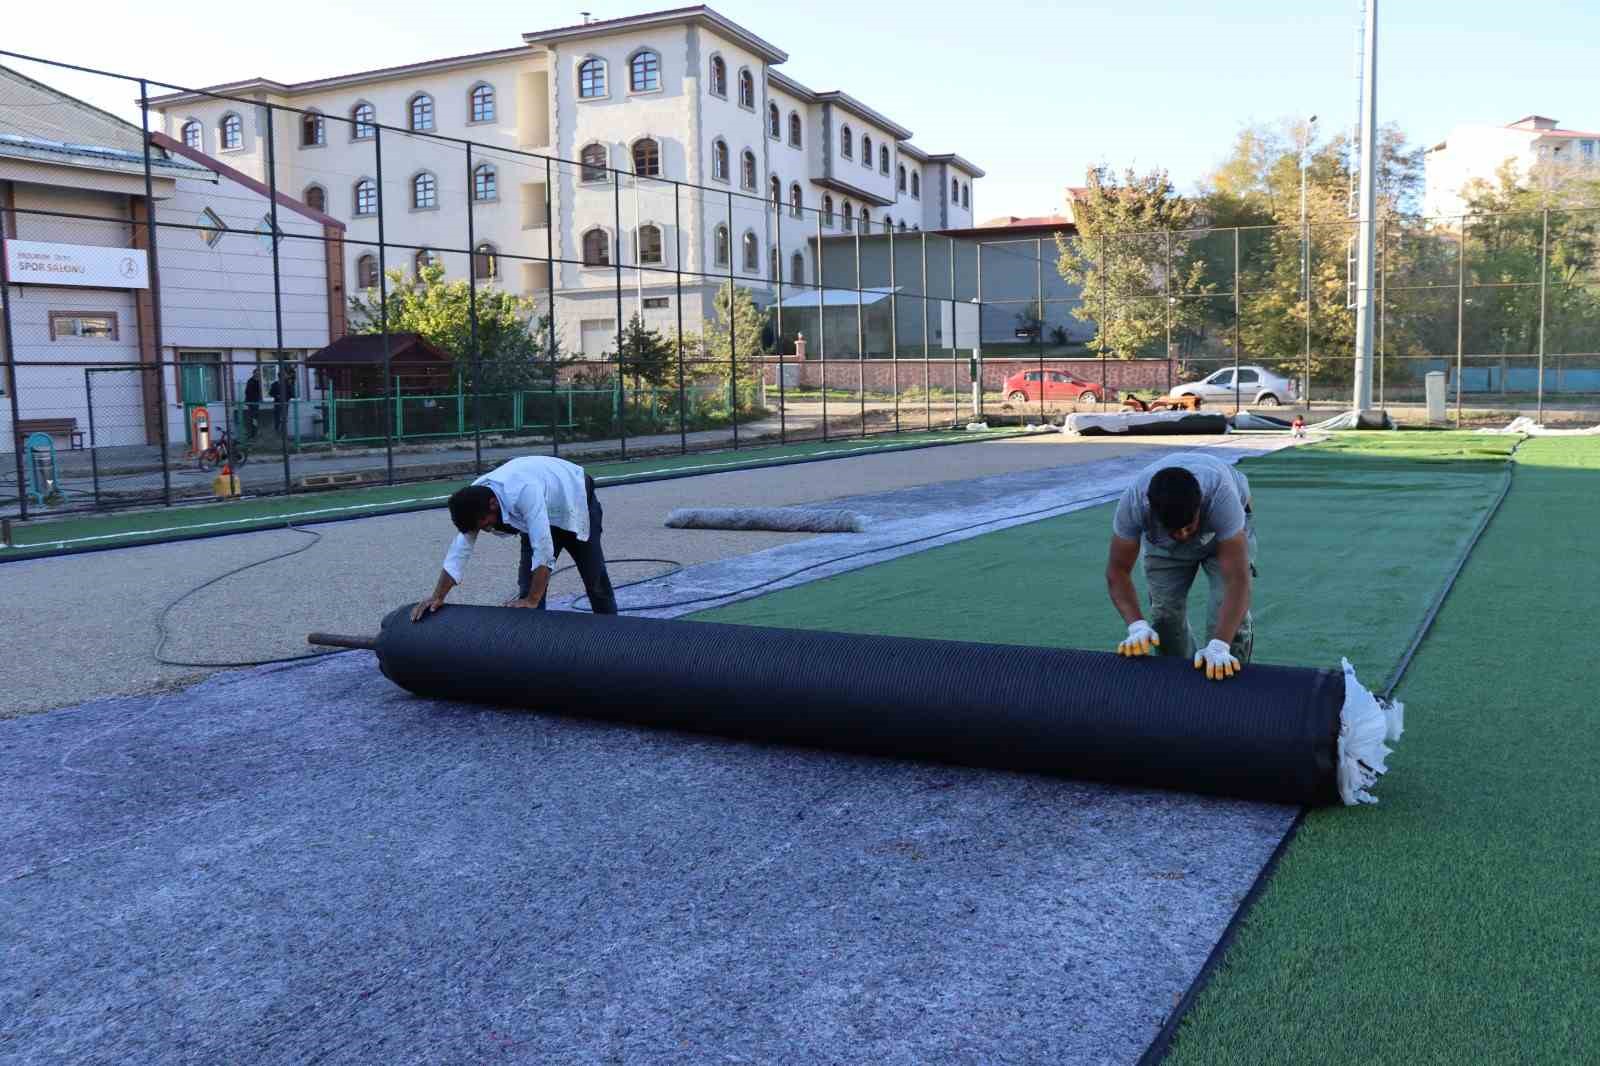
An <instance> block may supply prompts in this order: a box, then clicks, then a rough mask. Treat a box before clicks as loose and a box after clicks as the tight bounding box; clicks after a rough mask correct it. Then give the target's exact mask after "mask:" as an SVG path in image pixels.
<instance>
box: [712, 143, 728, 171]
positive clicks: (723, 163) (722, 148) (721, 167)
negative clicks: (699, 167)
mask: <svg viewBox="0 0 1600 1066" xmlns="http://www.w3.org/2000/svg"><path fill="white" fill-rule="evenodd" d="M711 176H712V177H713V178H715V179H716V180H717V181H727V180H728V142H727V141H724V140H722V139H721V138H718V139H717V140H715V141H712V142H711Z"/></svg>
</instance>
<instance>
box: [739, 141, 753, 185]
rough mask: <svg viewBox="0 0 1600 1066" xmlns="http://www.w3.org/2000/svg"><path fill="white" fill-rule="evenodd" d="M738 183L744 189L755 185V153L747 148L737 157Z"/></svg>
mask: <svg viewBox="0 0 1600 1066" xmlns="http://www.w3.org/2000/svg"><path fill="white" fill-rule="evenodd" d="M739 184H740V185H742V186H744V187H745V188H746V189H754V188H755V187H756V154H755V153H754V152H752V151H751V150H750V149H748V148H746V149H745V150H744V154H743V155H741V156H740V157H739Z"/></svg>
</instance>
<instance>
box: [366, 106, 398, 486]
mask: <svg viewBox="0 0 1600 1066" xmlns="http://www.w3.org/2000/svg"><path fill="white" fill-rule="evenodd" d="M372 159H373V163H372V167H373V173H374V174H375V175H376V176H377V177H376V180H377V183H378V335H379V337H380V338H382V344H383V454H384V471H385V482H386V483H387V484H390V485H393V484H394V429H395V418H394V407H393V400H394V396H393V387H394V380H393V378H392V377H391V376H390V375H391V373H392V372H393V371H392V368H393V352H391V351H390V349H389V267H388V255H387V247H388V246H387V244H386V243H385V241H384V231H383V216H384V215H386V214H388V212H389V201H388V199H387V198H386V197H385V196H384V189H383V127H382V126H378V125H374V126H373V127H372Z"/></svg>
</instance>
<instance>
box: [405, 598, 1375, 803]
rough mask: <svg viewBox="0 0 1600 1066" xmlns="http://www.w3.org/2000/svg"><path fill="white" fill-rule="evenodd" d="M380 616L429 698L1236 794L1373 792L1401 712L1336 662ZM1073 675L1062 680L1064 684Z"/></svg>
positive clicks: (413, 686)
mask: <svg viewBox="0 0 1600 1066" xmlns="http://www.w3.org/2000/svg"><path fill="white" fill-rule="evenodd" d="M410 611H411V608H410V607H409V606H407V607H403V608H399V609H397V610H395V611H393V612H391V613H390V615H389V616H388V617H387V618H385V619H384V623H383V631H382V633H381V635H380V636H379V638H378V644H377V653H378V658H379V663H380V665H381V668H382V670H383V672H384V674H385V675H386V676H387V677H389V678H390V680H392V681H394V682H395V683H396V684H399V685H401V686H402V687H404V688H406V689H408V690H410V691H411V692H414V693H416V694H418V695H420V696H427V697H436V698H440V699H450V700H467V701H473V702H483V703H493V704H500V705H508V706H515V707H527V708H530V709H533V710H539V711H553V712H558V713H563V714H570V715H579V716H584V717H590V718H599V719H606V720H613V721H624V722H630V723H634V724H639V725H648V726H658V727H664V728H671V729H682V730H688V731H692V732H700V733H713V734H717V735H721V736H727V737H734V738H740V739H745V740H753V741H762V742H775V743H786V744H801V745H808V746H814V747H820V748H829V749H839V750H845V751H853V752H865V753H870V754H876V755H887V756H894V757H903V758H921V759H932V760H937V761H941V762H949V763H958V764H963V765H971V766H983V767H989V768H995V769H1003V770H1021V771H1035V772H1045V773H1053V774H1061V775H1064V776H1070V777H1075V778H1081V779H1085V780H1094V781H1104V782H1110V783H1115V784H1126V785H1135V786H1143V787H1154V788H1167V789H1176V790H1181V791H1191V792H1202V793H1209V794H1214V795H1223V796H1232V797H1238V798H1241V799H1255V800H1266V801H1271V802H1279V803H1294V804H1305V805H1311V806H1322V805H1327V804H1334V803H1339V802H1345V803H1356V802H1362V801H1370V800H1371V799H1372V797H1371V796H1370V795H1369V794H1367V793H1366V792H1365V788H1366V787H1367V786H1369V785H1371V784H1372V783H1373V782H1374V781H1375V780H1376V778H1377V776H1378V775H1379V774H1381V773H1382V772H1383V771H1384V769H1385V766H1384V756H1385V755H1387V754H1388V751H1389V749H1388V748H1387V747H1386V746H1385V745H1384V741H1385V740H1386V739H1393V738H1394V737H1397V736H1398V735H1399V708H1398V707H1389V706H1386V705H1383V704H1381V703H1380V702H1379V701H1377V700H1376V699H1374V698H1373V697H1372V695H1371V694H1370V693H1369V692H1367V691H1366V690H1365V689H1363V688H1362V687H1361V686H1360V685H1359V683H1358V682H1356V680H1355V676H1354V672H1353V671H1351V670H1350V668H1349V666H1348V664H1346V665H1345V668H1344V670H1343V671H1336V670H1308V669H1300V668H1294V667H1273V666H1260V667H1251V668H1250V669H1248V670H1246V671H1245V672H1244V673H1243V674H1241V675H1240V676H1238V677H1235V678H1233V679H1231V680H1229V681H1227V682H1221V683H1219V682H1212V681H1207V680H1206V679H1205V678H1204V677H1203V676H1201V675H1200V674H1199V673H1197V672H1196V671H1195V670H1194V668H1193V666H1192V665H1191V664H1190V663H1188V662H1186V661H1183V660H1181V659H1173V658H1156V659H1144V660H1130V659H1122V658H1119V657H1118V656H1115V655H1111V654H1107V653H1098V652H1085V651H1072V650H1068V649H1050V648H1038V647H1027V646H1014V645H1005V644H976V643H965V642H958V641H949V640H916V639H910V638H905V637H887V636H862V635H856V634H845V633H833V632H825V631H824V632H819V631H795V630H782V629H772V628H766V627H758V626H730V625H719V624H714V623H705V622H688V621H664V620H659V619H650V618H628V617H616V616H611V617H595V616H592V615H581V614H574V613H568V612H546V611H526V610H506V609H504V608H492V607H468V606H451V607H446V608H444V609H443V610H441V611H439V612H437V613H436V614H433V615H429V616H427V617H426V618H425V619H424V620H423V621H422V622H420V623H415V622H412V621H411V620H410ZM1065 676H1071V677H1074V678H1077V679H1079V680H1078V681H1077V682H1076V683H1074V684H1071V685H1063V684H1061V683H1060V681H1059V679H1060V678H1062V677H1065Z"/></svg>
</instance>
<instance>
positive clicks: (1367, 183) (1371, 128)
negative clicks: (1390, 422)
mask: <svg viewBox="0 0 1600 1066" xmlns="http://www.w3.org/2000/svg"><path fill="white" fill-rule="evenodd" d="M1365 7H1366V27H1365V45H1364V48H1363V50H1362V67H1361V142H1360V144H1361V147H1360V151H1361V187H1360V203H1359V216H1358V217H1359V230H1358V237H1357V246H1356V285H1357V293H1356V353H1355V356H1356V357H1355V396H1354V398H1353V399H1354V406H1355V409H1356V411H1358V412H1360V411H1366V410H1368V409H1370V408H1371V407H1372V343H1373V311H1374V308H1373V302H1372V277H1373V246H1372V245H1373V239H1374V238H1375V236H1376V233H1375V221H1376V220H1375V216H1376V214H1377V210H1376V207H1377V142H1378V137H1377V133H1378V131H1377V125H1378V86H1377V80H1378V0H1365Z"/></svg>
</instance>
